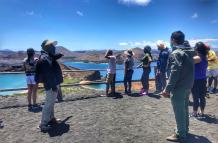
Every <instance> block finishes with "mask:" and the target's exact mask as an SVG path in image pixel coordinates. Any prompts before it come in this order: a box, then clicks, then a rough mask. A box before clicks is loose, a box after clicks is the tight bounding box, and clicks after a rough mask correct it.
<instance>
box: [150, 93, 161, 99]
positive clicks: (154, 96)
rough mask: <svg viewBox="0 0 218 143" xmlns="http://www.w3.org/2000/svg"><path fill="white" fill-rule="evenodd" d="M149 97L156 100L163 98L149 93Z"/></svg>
mask: <svg viewBox="0 0 218 143" xmlns="http://www.w3.org/2000/svg"><path fill="white" fill-rule="evenodd" d="M148 97H152V98H155V99H160V98H161V96H160V95H157V94H153V93H149V94H148Z"/></svg>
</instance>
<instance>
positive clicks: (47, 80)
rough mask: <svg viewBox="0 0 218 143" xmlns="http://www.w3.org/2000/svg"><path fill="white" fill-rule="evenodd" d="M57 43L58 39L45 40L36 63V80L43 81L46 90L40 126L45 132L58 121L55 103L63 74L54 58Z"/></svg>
mask: <svg viewBox="0 0 218 143" xmlns="http://www.w3.org/2000/svg"><path fill="white" fill-rule="evenodd" d="M56 45H57V42H56V41H49V40H44V41H43V43H42V45H41V47H42V51H41V55H40V57H39V60H38V62H37V64H36V76H35V80H36V82H37V83H43V85H44V88H45V92H46V99H45V105H44V107H43V111H42V119H41V123H40V126H39V127H40V129H41V131H43V132H44V131H47V130H49V129H50V128H51V125H53V124H56V123H57V121H58V120H57V119H56V118H55V117H54V104H55V101H56V98H57V94H58V85H60V83H61V82H62V81H63V76H62V73H61V72H58V71H57V65H56V63H55V60H54V59H55V57H56V54H55V52H56V47H55V46H56ZM59 68H60V67H59Z"/></svg>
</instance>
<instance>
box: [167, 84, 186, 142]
mask: <svg viewBox="0 0 218 143" xmlns="http://www.w3.org/2000/svg"><path fill="white" fill-rule="evenodd" d="M189 93H190V90H189V89H178V88H177V89H175V90H173V91H172V92H171V103H172V106H173V111H174V114H175V119H176V125H177V126H176V134H178V135H179V136H180V137H182V138H186V137H187V134H188V131H189V110H188V101H189V99H188V97H189Z"/></svg>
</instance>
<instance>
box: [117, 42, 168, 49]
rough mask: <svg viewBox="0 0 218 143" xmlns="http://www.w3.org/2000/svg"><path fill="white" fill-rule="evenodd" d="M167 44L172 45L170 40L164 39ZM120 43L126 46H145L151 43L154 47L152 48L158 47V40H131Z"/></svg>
mask: <svg viewBox="0 0 218 143" xmlns="http://www.w3.org/2000/svg"><path fill="white" fill-rule="evenodd" d="M163 42H164V43H165V44H166V45H167V46H169V45H170V43H169V42H167V41H163ZM118 45H120V46H124V47H132V48H134V47H140V48H143V47H144V46H146V45H149V46H151V47H152V49H157V41H129V42H121V43H119V44H118Z"/></svg>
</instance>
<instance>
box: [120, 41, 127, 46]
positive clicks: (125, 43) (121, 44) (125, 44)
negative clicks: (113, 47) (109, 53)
mask: <svg viewBox="0 0 218 143" xmlns="http://www.w3.org/2000/svg"><path fill="white" fill-rule="evenodd" d="M119 45H120V46H127V45H129V44H128V43H127V42H121V43H119Z"/></svg>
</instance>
